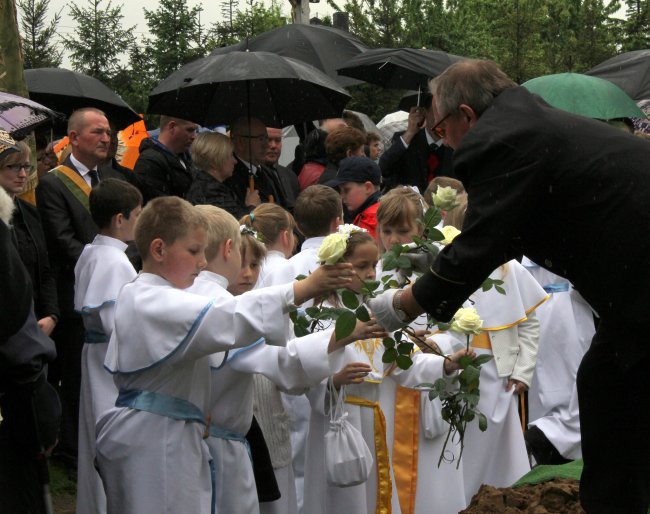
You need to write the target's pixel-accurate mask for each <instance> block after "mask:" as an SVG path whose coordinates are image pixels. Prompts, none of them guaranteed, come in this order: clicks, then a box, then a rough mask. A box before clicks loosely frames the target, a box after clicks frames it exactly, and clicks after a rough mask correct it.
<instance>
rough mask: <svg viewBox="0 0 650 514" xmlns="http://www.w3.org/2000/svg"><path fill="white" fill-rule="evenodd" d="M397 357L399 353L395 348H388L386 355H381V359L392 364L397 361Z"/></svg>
mask: <svg viewBox="0 0 650 514" xmlns="http://www.w3.org/2000/svg"><path fill="white" fill-rule="evenodd" d="M397 357H398V353H397V350H396V349H395V348H387V349H386V351H385V352H384V355H382V356H381V361H382V362H383V363H384V364H390V363H391V362H395V361H396V360H397Z"/></svg>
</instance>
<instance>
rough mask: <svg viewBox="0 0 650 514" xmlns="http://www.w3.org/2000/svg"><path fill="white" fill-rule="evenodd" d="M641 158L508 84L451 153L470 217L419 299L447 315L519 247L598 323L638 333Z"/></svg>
mask: <svg viewBox="0 0 650 514" xmlns="http://www.w3.org/2000/svg"><path fill="white" fill-rule="evenodd" d="M648 163H650V145H649V144H648V142H647V141H645V140H643V139H641V138H637V137H634V136H632V135H630V134H626V133H624V132H623V131H621V130H618V129H615V128H613V127H609V126H608V125H606V124H604V123H602V122H600V121H596V120H589V119H587V118H584V117H582V116H576V115H573V114H570V113H567V112H564V111H560V110H558V109H554V108H552V107H550V106H549V105H547V104H545V103H544V102H543V101H542V100H541V99H539V98H538V97H535V96H533V95H531V94H530V93H529V92H528V91H526V89H524V88H521V87H517V88H513V89H508V90H506V91H504V92H503V93H501V94H500V95H499V96H498V97H496V98H495V100H494V102H493V105H492V106H491V107H489V108H488V109H487V110H486V111H485V112H484V113H483V114H482V115H481V117H480V118H479V120H478V121H477V123H476V124H475V125H474V127H472V128H471V129H470V130H469V131H468V132H467V134H465V136H464V138H463V140H462V142H461V143H460V145H459V146H458V148H457V149H456V151H455V153H454V169H455V171H456V174H457V175H458V177H459V179H460V180H461V181H462V182H463V184H464V186H465V188H466V190H467V193H468V207H467V214H466V216H465V222H464V225H463V230H462V232H461V234H460V235H459V236H458V237H457V238H456V239H454V241H453V243H452V244H450V245H448V246H446V247H445V249H444V250H442V251H441V252H440V254H439V255H438V257H437V258H436V260H435V261H434V263H433V265H432V267H431V271H430V272H429V273H426V274H425V275H423V276H422V277H421V278H420V279H419V280H418V281H417V282H416V283H415V285H414V286H413V294H414V296H415V298H416V300H417V302H418V303H419V304H420V305H421V306H422V307H423V308H425V309H426V310H427V312H429V313H431V314H432V315H433V316H434V317H435V318H436V319H438V320H448V319H450V318H451V316H452V315H453V314H454V312H455V311H456V309H457V308H458V307H459V306H460V304H461V303H462V302H463V301H464V300H465V299H466V298H467V297H468V296H469V295H470V294H471V293H472V292H473V291H475V290H476V289H478V287H479V286H480V285H481V283H482V281H483V280H484V279H485V278H486V277H487V276H488V275H489V274H490V273H491V272H492V270H494V269H495V268H497V267H498V266H499V265H500V264H503V263H504V262H507V261H508V260H510V259H512V258H516V257H519V256H521V255H522V254H525V255H526V256H527V257H529V258H530V259H531V260H533V261H535V262H537V263H539V264H540V265H541V266H543V267H544V268H546V269H548V270H549V271H552V272H553V273H555V274H557V275H560V276H563V277H565V278H567V279H568V280H570V281H571V282H572V283H573V284H574V286H575V288H576V289H577V290H578V291H579V292H580V293H581V294H582V296H583V297H584V298H585V300H587V302H588V303H589V304H590V305H591V306H592V307H593V308H594V309H595V310H596V311H597V312H598V314H599V315H600V317H601V319H602V322H601V324H602V323H605V321H606V320H612V321H613V323H614V324H615V325H616V326H617V327H618V329H619V330H623V329H625V330H626V333H630V327H633V329H632V332H633V333H637V332H638V334H641V333H644V332H645V328H644V327H642V326H641V324H642V323H643V320H645V319H647V313H648V310H650V296H648V291H649V290H650V273H649V272H648V270H649V269H650V232H649V231H648V230H647V227H650V209H648V206H649V205H650V173H649V170H648ZM609 324H610V325H611V322H609ZM638 334H637V336H636V337H635V340H636V341H639V340H640V339H642V338H641V337H639V336H638ZM617 339H618V341H617V342H618V343H619V344H621V345H625V346H620V347H619V348H620V349H621V350H620V351H619V352H615V351H614V350H613V353H618V354H619V356H621V357H622V358H625V356H626V355H630V358H631V359H632V360H631V361H629V362H633V361H634V359H635V358H637V359H638V358H639V353H638V352H641V351H646V352H647V349H643V350H642V349H641V348H640V346H637V357H634V355H632V354H634V353H635V350H634V349H633V348H632V347H633V346H634V345H633V344H630V343H629V340H628V339H626V338H625V337H619V338H617ZM644 344H645V341H644ZM644 348H647V344H645V347H644Z"/></svg>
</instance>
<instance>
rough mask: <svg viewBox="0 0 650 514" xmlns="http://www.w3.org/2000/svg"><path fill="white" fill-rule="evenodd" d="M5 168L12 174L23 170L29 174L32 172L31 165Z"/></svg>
mask: <svg viewBox="0 0 650 514" xmlns="http://www.w3.org/2000/svg"><path fill="white" fill-rule="evenodd" d="M5 168H7V169H8V170H9V171H13V172H14V173H20V170H25V171H26V172H27V173H31V172H32V171H33V170H34V166H32V165H31V164H5Z"/></svg>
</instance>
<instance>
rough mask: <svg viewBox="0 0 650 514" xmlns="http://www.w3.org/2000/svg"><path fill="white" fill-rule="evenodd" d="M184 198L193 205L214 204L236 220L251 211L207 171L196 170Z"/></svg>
mask: <svg viewBox="0 0 650 514" xmlns="http://www.w3.org/2000/svg"><path fill="white" fill-rule="evenodd" d="M186 199H187V201H188V202H190V203H191V204H193V205H215V206H217V207H220V208H221V209H224V210H226V211H228V212H229V213H230V214H232V215H233V216H234V217H235V218H236V219H237V220H239V219H241V218H242V217H243V216H245V215H246V214H248V213H249V212H250V211H251V208H250V207H246V206H245V205H244V202H242V201H241V200H240V199H239V197H238V196H237V195H236V194H235V192H234V191H233V190H232V189H231V188H230V187H228V186H227V185H226V184H224V183H223V182H219V181H218V180H217V179H216V178H214V177H213V176H212V175H210V174H209V173H206V172H205V171H203V170H199V169H197V170H196V173H195V175H194V180H193V181H192V185H191V186H190V189H189V190H188V191H187V195H186Z"/></svg>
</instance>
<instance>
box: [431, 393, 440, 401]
mask: <svg viewBox="0 0 650 514" xmlns="http://www.w3.org/2000/svg"><path fill="white" fill-rule="evenodd" d="M438 394H439V393H438V391H436V390H433V391H429V400H431V401H433V400H435V399H436V398H438Z"/></svg>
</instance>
